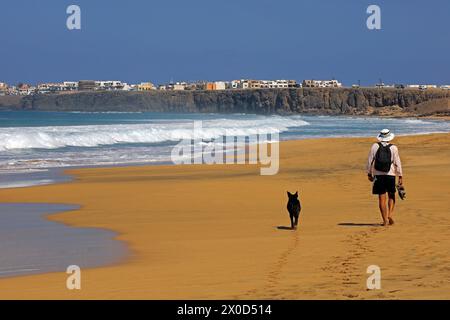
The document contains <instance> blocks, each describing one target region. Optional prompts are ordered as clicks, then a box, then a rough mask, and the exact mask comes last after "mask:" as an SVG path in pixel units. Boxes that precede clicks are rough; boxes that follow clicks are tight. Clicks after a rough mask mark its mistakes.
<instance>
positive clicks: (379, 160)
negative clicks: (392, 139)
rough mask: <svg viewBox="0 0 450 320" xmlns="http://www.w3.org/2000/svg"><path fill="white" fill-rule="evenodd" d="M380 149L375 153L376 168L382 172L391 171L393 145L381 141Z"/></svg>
mask: <svg viewBox="0 0 450 320" xmlns="http://www.w3.org/2000/svg"><path fill="white" fill-rule="evenodd" d="M378 146H379V148H378V150H377V153H376V155H375V170H377V171H381V172H389V170H391V164H392V154H391V146H392V144H388V145H386V146H384V145H383V144H381V143H378Z"/></svg>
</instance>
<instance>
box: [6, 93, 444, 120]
mask: <svg viewBox="0 0 450 320" xmlns="http://www.w3.org/2000/svg"><path fill="white" fill-rule="evenodd" d="M7 98H8V97H0V109H9V110H41V111H150V112H218V113H257V114H273V113H278V114H289V113H307V114H332V115H337V114H346V115H363V114H365V115H370V114H374V115H408V116H411V115H415V116H421V115H427V116H429V115H447V116H448V115H450V109H449V99H450V94H449V92H448V90H440V89H435V90H423V91H422V90H413V89H403V90H402V89H398V90H397V89H390V88H385V89H377V88H357V89H353V88H320V89H319V88H299V89H258V90H224V91H148V92H119V91H112V92H76V93H65V94H48V95H33V96H26V97H23V98H19V99H11V98H10V97H9V98H8V99H7Z"/></svg>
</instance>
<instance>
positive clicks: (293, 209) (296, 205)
mask: <svg viewBox="0 0 450 320" xmlns="http://www.w3.org/2000/svg"><path fill="white" fill-rule="evenodd" d="M287 194H288V198H289V200H288V203H287V210H288V211H289V216H290V217H291V229H297V225H298V216H299V215H300V210H302V206H301V205H300V201H299V200H298V191H297V192H296V193H295V194H291V193H290V192H289V191H288V192H287Z"/></svg>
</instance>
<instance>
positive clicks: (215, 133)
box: [0, 116, 308, 151]
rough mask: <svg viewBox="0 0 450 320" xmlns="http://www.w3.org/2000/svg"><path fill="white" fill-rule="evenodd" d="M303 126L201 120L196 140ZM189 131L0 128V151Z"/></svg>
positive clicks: (163, 127)
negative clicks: (200, 129) (225, 134)
mask: <svg viewBox="0 0 450 320" xmlns="http://www.w3.org/2000/svg"><path fill="white" fill-rule="evenodd" d="M305 125H308V122H306V121H304V120H302V119H300V118H289V117H280V116H273V117H261V118H255V119H214V120H203V122H202V131H201V132H200V137H199V138H202V139H214V138H217V137H220V136H222V135H223V134H224V132H225V130H226V131H227V133H228V134H230V135H233V136H248V135H252V134H256V133H275V132H278V133H281V132H285V131H288V130H289V128H291V127H301V126H305ZM192 132H193V122H192V121H179V122H172V123H167V122H164V121H161V122H154V123H145V124H115V125H87V126H50V127H15V128H0V151H5V150H14V149H57V148H63V147H97V146H103V145H114V144H119V143H120V144H121V143H127V144H133V143H161V142H169V141H178V140H180V139H185V138H189V137H192Z"/></svg>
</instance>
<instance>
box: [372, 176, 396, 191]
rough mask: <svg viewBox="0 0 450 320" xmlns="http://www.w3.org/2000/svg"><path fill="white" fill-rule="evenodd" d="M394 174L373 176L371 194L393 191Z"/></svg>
mask: <svg viewBox="0 0 450 320" xmlns="http://www.w3.org/2000/svg"><path fill="white" fill-rule="evenodd" d="M395 191H396V190H395V176H388V175H382V176H375V181H374V183H373V187H372V194H385V193H386V192H388V193H395Z"/></svg>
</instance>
